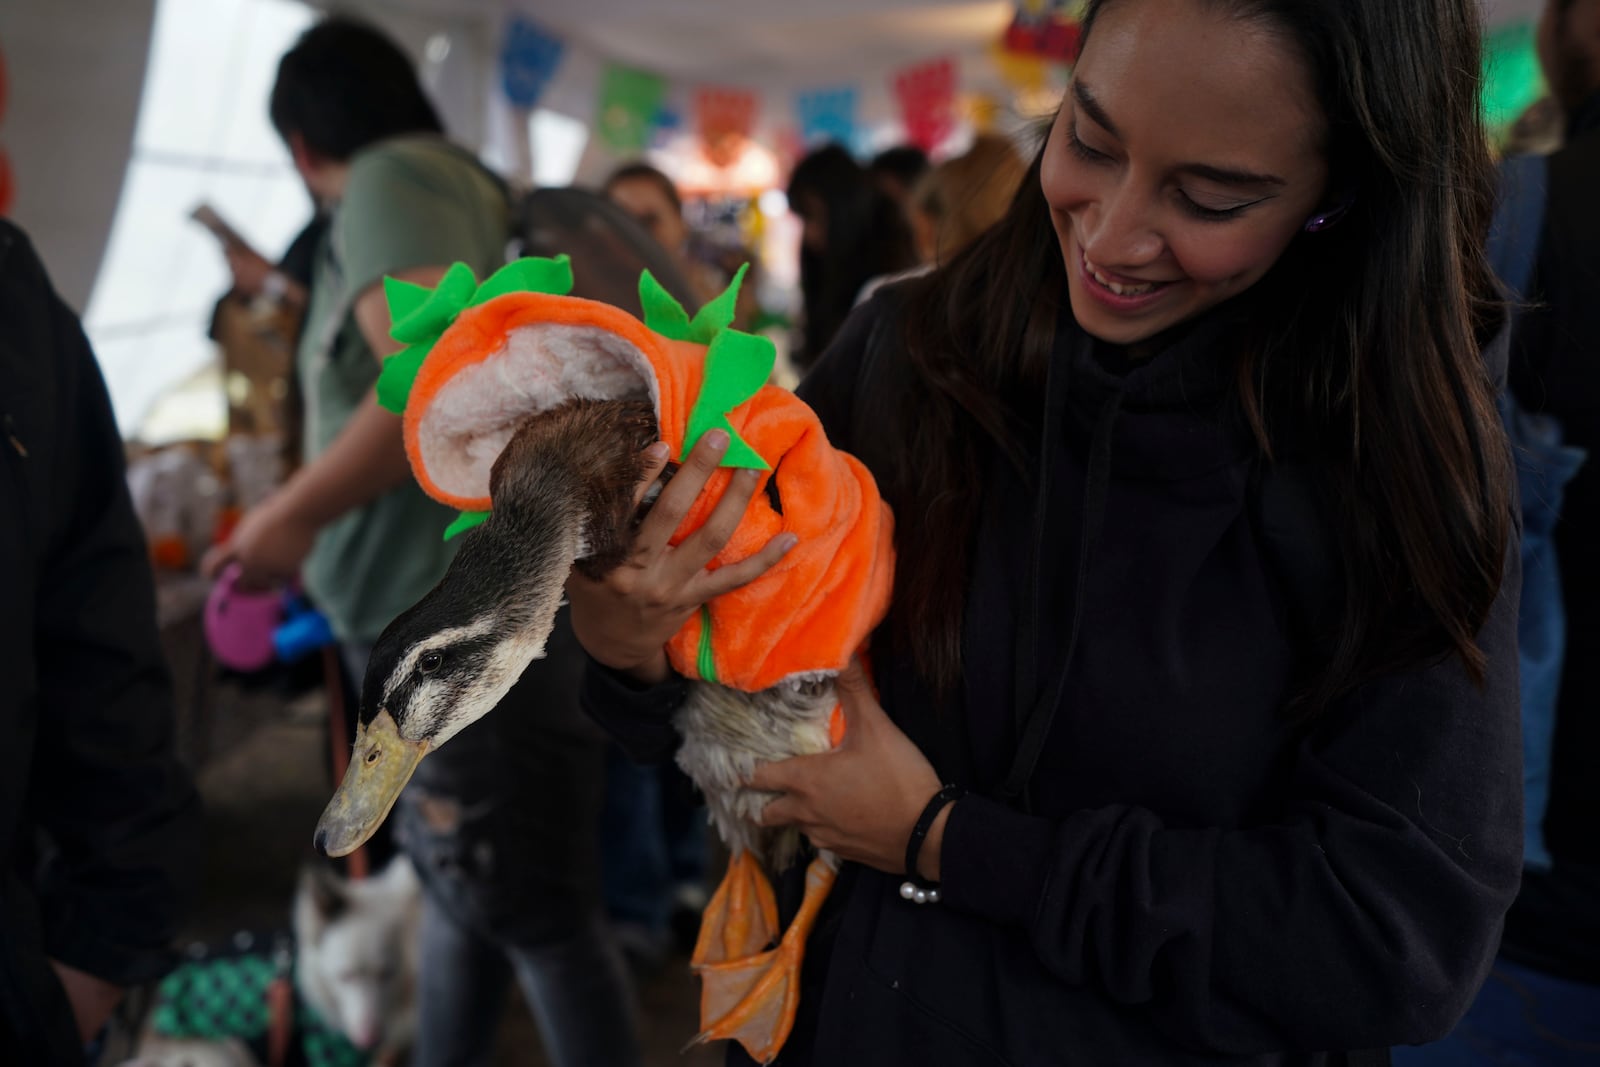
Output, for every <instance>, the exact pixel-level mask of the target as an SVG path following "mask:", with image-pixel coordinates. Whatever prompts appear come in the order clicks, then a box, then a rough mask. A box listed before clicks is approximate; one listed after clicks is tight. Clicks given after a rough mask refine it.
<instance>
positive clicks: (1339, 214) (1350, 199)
mask: <svg viewBox="0 0 1600 1067" xmlns="http://www.w3.org/2000/svg"><path fill="white" fill-rule="evenodd" d="M1355 202H1356V194H1355V193H1354V192H1346V193H1341V194H1340V195H1339V196H1338V197H1337V198H1336V199H1335V200H1334V202H1333V204H1332V206H1330V207H1328V208H1326V209H1324V210H1322V211H1319V212H1317V213H1316V214H1315V215H1313V216H1311V217H1310V218H1309V219H1307V220H1306V225H1305V232H1306V233H1321V232H1322V231H1323V230H1326V229H1328V228H1329V227H1330V226H1333V225H1335V224H1336V223H1338V221H1339V220H1340V219H1342V218H1344V217H1345V215H1347V214H1349V212H1350V209H1351V208H1352V207H1354V206H1355Z"/></svg>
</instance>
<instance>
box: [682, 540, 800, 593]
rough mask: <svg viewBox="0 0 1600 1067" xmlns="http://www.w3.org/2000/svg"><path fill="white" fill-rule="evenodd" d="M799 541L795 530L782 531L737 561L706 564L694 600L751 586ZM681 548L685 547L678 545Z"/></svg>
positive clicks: (699, 578) (698, 579) (694, 586)
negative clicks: (710, 566) (710, 567)
mask: <svg viewBox="0 0 1600 1067" xmlns="http://www.w3.org/2000/svg"><path fill="white" fill-rule="evenodd" d="M799 543H800V539H799V538H798V537H796V536H795V535H794V534H792V533H781V534H779V535H778V536H776V537H774V538H773V539H772V540H770V541H768V542H767V543H766V544H765V545H764V546H763V547H762V549H761V551H760V552H757V553H756V554H755V555H753V556H751V557H749V558H748V559H742V560H740V561H739V562H738V563H730V564H728V565H727V566H725V567H718V568H717V569H716V570H714V571H713V570H706V569H705V568H704V567H703V566H702V567H701V569H700V574H699V576H698V577H697V578H696V580H695V583H694V585H693V587H692V588H693V599H694V600H695V601H696V602H697V603H701V604H703V603H705V602H706V601H708V600H711V599H714V598H716V597H719V596H721V595H722V594H723V593H726V592H728V591H730V590H733V589H738V588H739V587H740V586H742V585H749V584H750V583H751V582H753V581H755V580H756V579H757V578H759V577H761V576H762V575H763V574H765V573H767V571H769V570H771V569H772V567H773V565H774V564H776V563H777V562H778V561H779V560H780V559H782V558H783V557H784V556H785V555H786V554H787V553H788V551H789V550H790V549H791V548H793V547H794V546H795V545H797V544H799ZM679 547H680V548H681V547H682V546H679Z"/></svg>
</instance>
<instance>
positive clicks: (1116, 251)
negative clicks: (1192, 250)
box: [1083, 185, 1165, 270]
mask: <svg viewBox="0 0 1600 1067" xmlns="http://www.w3.org/2000/svg"><path fill="white" fill-rule="evenodd" d="M1098 207H1099V210H1098V211H1097V212H1094V213H1092V214H1091V217H1090V219H1089V220H1088V221H1089V223H1090V227H1089V232H1087V233H1085V234H1084V242H1083V254H1084V255H1086V256H1088V257H1089V260H1090V261H1091V262H1092V263H1094V265H1095V266H1097V267H1105V268H1107V269H1109V270H1116V269H1118V268H1120V267H1140V266H1146V265H1148V264H1150V263H1153V262H1155V261H1156V260H1157V259H1159V258H1160V257H1161V251H1162V249H1163V247H1165V242H1164V241H1163V239H1162V237H1161V234H1160V232H1159V231H1158V230H1157V229H1156V227H1155V226H1154V225H1153V216H1154V211H1153V205H1152V204H1151V203H1150V199H1149V197H1147V196H1144V195H1143V194H1141V193H1140V192H1139V191H1138V190H1136V189H1133V188H1130V187H1129V186H1127V185H1123V186H1121V187H1119V188H1118V189H1117V190H1116V191H1115V192H1113V193H1112V194H1111V195H1109V196H1108V197H1106V198H1105V199H1103V200H1101V201H1100V203H1099V205H1098Z"/></svg>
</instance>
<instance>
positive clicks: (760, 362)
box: [700, 330, 778, 411]
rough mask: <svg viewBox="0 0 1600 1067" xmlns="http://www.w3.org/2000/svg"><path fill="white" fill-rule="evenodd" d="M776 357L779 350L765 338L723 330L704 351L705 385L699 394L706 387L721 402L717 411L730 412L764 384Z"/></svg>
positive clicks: (705, 389) (702, 394) (770, 374)
mask: <svg viewBox="0 0 1600 1067" xmlns="http://www.w3.org/2000/svg"><path fill="white" fill-rule="evenodd" d="M777 358H778V350H777V349H776V348H775V347H773V344H772V342H771V341H769V340H768V339H767V338H765V337H757V336H756V335H755V334H753V333H741V332H740V331H738V330H724V331H723V332H722V333H720V334H718V335H717V336H716V338H715V339H713V340H712V342H711V345H710V347H709V348H708V349H707V350H706V385H704V386H702V387H701V390H700V395H701V396H702V397H704V396H705V395H706V391H707V389H708V388H709V389H711V390H712V395H713V396H714V397H716V402H717V403H718V404H719V405H721V406H720V407H719V408H718V410H719V411H732V410H733V409H734V408H736V407H738V406H739V405H740V404H742V403H744V402H745V401H746V400H749V399H750V398H751V397H753V396H755V395H756V393H757V391H759V390H760V388H761V387H762V386H763V385H766V384H767V380H768V379H769V378H771V377H772V365H773V363H775V362H776V361H777Z"/></svg>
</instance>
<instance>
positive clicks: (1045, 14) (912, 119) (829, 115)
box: [500, 0, 1079, 163]
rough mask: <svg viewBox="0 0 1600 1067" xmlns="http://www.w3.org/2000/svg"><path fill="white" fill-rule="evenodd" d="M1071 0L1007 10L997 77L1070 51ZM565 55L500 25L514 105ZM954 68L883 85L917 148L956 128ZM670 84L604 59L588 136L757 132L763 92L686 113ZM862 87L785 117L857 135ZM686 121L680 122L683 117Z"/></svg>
mask: <svg viewBox="0 0 1600 1067" xmlns="http://www.w3.org/2000/svg"><path fill="white" fill-rule="evenodd" d="M1078 6H1079V5H1078V2H1077V0H1020V2H1019V3H1018V6H1017V12H1016V16H1015V18H1014V19H1013V20H1012V23H1011V25H1010V26H1009V27H1008V28H1007V29H1006V31H1005V34H1004V36H1003V37H1002V39H1001V40H1000V41H999V42H997V43H996V46H995V53H996V58H997V60H998V61H999V62H998V65H999V69H1000V71H1001V74H1002V76H1004V77H1005V78H1006V80H1007V81H1008V82H1011V83H1013V84H1014V85H1017V86H1018V87H1022V85H1023V84H1024V83H1027V82H1031V81H1032V80H1034V78H1035V76H1036V74H1037V72H1038V70H1039V69H1040V68H1042V67H1043V66H1044V65H1046V64H1051V63H1063V62H1069V61H1070V60H1071V58H1072V57H1074V56H1075V55H1076V51H1077V44H1078V38H1079V32H1078V22H1077V20H1076V18H1075V17H1073V16H1072V15H1071V14H1070V12H1072V11H1075V10H1076V8H1077V7H1078ZM567 55H568V49H567V47H566V44H565V42H563V41H562V40H561V39H560V38H558V37H556V36H554V35H553V34H551V33H550V32H549V31H547V30H545V29H544V28H543V27H542V26H540V25H539V24H538V23H536V22H534V21H533V20H531V19H529V18H527V17H526V16H524V15H521V14H514V15H511V16H510V17H509V18H508V19H507V21H506V24H505V28H504V32H503V35H502V43H501V49H500V81H501V85H502V87H503V89H504V92H505V94H506V98H507V99H508V100H509V101H510V102H511V104H512V105H513V106H515V107H519V108H533V107H535V106H537V105H538V103H539V100H540V98H541V97H542V96H543V95H544V92H545V90H546V89H547V88H548V87H549V86H550V83H551V82H552V81H553V80H554V78H555V76H556V73H557V71H558V70H559V69H560V67H561V65H562V62H563V60H564V59H566V57H567ZM960 83H961V77H960V68H959V64H958V62H957V60H956V59H955V58H954V57H949V56H945V57H939V58H935V59H930V60H926V61H923V62H919V63H915V64H912V65H910V66H907V67H904V68H901V69H899V70H896V71H894V72H893V73H892V74H891V75H890V77H889V84H888V88H889V89H890V94H891V98H892V99H893V101H894V102H895V105H896V107H897V109H898V115H899V118H900V120H901V122H902V123H903V124H904V126H905V130H906V139H907V140H908V141H910V142H911V143H913V144H915V145H917V146H918V147H920V148H922V149H923V150H924V151H928V152H933V151H934V150H936V149H937V148H938V147H939V146H940V145H941V144H942V143H943V142H944V141H945V140H946V139H947V138H948V137H949V136H950V135H951V134H952V133H953V132H954V131H955V128H956V126H957V124H958V120H959V116H960V114H961V111H960V107H959V99H960V88H961V84H960ZM669 89H670V86H669V84H668V82H667V80H666V79H665V78H663V77H661V76H660V75H657V74H654V73H651V72H649V71H645V70H640V69H638V68H635V67H630V66H627V65H625V64H621V63H611V62H604V63H602V66H601V71H600V76H599V80H598V88H597V97H596V102H595V112H594V120H593V126H594V131H595V135H596V136H597V137H598V138H599V139H600V141H601V142H602V143H603V144H605V145H606V146H607V147H608V148H610V149H611V150H612V151H614V152H616V153H618V154H630V153H636V152H639V151H642V150H643V149H645V148H646V147H647V146H649V144H650V143H651V140H652V138H653V137H654V136H656V135H657V134H658V133H660V132H661V131H662V130H663V129H665V130H676V129H679V128H682V127H684V126H685V125H688V126H689V128H691V129H692V130H693V131H694V133H695V135H696V136H697V137H698V138H699V140H700V142H701V145H702V147H703V149H704V151H705V154H706V158H707V159H708V160H710V161H711V162H713V163H719V161H729V160H731V159H733V158H734V157H735V156H736V155H737V153H738V150H739V146H740V145H741V144H742V143H743V141H744V140H745V139H746V138H749V137H750V136H751V135H752V134H753V133H754V132H755V126H756V122H757V120H758V117H759V115H760V114H761V103H762V101H761V96H760V94H759V93H757V92H756V91H754V90H752V89H749V88H744V87H735V86H722V85H702V86H696V87H694V88H692V89H691V90H690V92H689V93H688V106H689V110H690V112H691V113H690V115H688V116H687V117H685V116H681V115H678V114H676V113H674V112H673V111H672V110H670V109H669V107H668V98H669ZM863 95H864V94H863V91H862V86H860V85H858V84H844V85H832V86H820V87H817V88H812V89H806V90H802V91H800V92H797V93H795V94H794V98H793V116H794V121H795V129H796V131H797V133H798V139H799V141H800V143H801V145H802V146H810V145H815V144H820V143H824V142H827V141H837V142H840V143H842V144H846V145H852V144H857V143H859V139H860V137H861V135H862V133H863V126H862V118H861V106H862V99H863ZM686 119H687V122H686Z"/></svg>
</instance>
